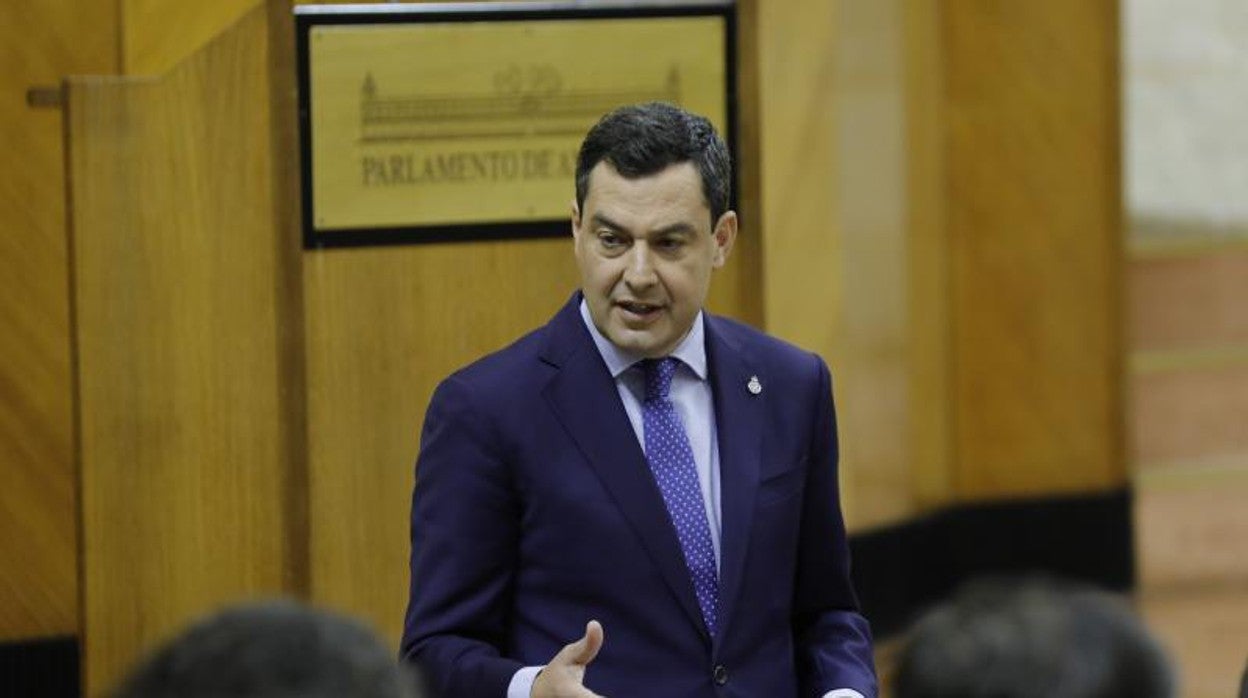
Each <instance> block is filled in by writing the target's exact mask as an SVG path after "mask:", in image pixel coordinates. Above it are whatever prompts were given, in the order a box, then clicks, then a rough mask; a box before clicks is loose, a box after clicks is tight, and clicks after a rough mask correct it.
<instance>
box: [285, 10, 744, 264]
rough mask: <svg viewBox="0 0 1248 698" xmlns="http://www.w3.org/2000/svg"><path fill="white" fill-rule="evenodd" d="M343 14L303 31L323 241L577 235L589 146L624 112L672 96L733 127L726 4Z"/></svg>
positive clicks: (314, 206) (307, 140)
mask: <svg viewBox="0 0 1248 698" xmlns="http://www.w3.org/2000/svg"><path fill="white" fill-rule="evenodd" d="M581 14H583V15H589V13H581ZM530 15H531V13H530ZM334 17H335V16H334V15H326V16H323V17H318V19H324V20H325V21H324V22H320V21H318V22H316V23H309V24H308V25H307V26H304V27H302V28H301V31H305V32H306V36H305V37H304V42H306V44H305V43H304V42H301V44H302V45H304V46H306V63H305V64H304V66H303V67H304V70H305V71H306V73H305V75H304V76H303V80H302V82H303V86H304V90H305V92H306V94H305V95H302V96H301V99H302V100H303V110H304V111H303V113H304V119H305V121H304V124H303V127H304V134H303V137H304V145H305V162H304V167H305V168H309V171H308V172H305V177H304V197H305V206H304V212H305V216H306V217H307V218H309V219H310V220H308V221H306V222H305V227H307V228H309V229H310V230H309V233H310V234H309V237H310V238H311V239H310V240H309V243H310V244H312V245H313V246H319V245H322V244H377V243H382V244H384V243H386V242H412V241H420V240H422V239H431V240H447V239H457V238H463V239H472V238H475V237H495V238H496V237H510V236H511V235H509V234H508V230H516V231H518V235H517V236H527V235H533V234H541V231H542V230H543V229H544V228H549V230H550V232H549V234H550V235H563V234H567V220H568V216H569V212H570V208H571V201H572V198H573V195H574V181H573V179H574V170H575V167H576V153H577V149H578V148H579V146H580V142H581V139H582V138H583V137H584V135H585V132H586V131H587V130H588V129H589V128H590V127H591V126H592V125H593V124H594V122H596V121H597V120H598V118H599V117H600V116H602V115H603V114H604V113H606V112H608V111H610V110H611V109H613V108H615V107H618V106H621V105H625V104H632V103H637V102H647V101H656V100H657V101H666V102H672V103H675V104H679V105H681V106H683V107H685V108H687V109H689V110H691V111H694V112H697V113H700V114H703V115H705V116H706V117H707V118H709V119H710V120H711V121H712V122H713V123H714V124H715V125H716V128H718V129H719V130H720V131H721V133H723V134H724V135H725V136H728V135H729V133H730V132H729V130H728V129H729V124H728V121H729V105H728V85H729V80H730V78H731V76H730V75H729V72H728V71H729V68H728V66H729V51H730V47H729V46H728V43H729V41H730V26H729V17H728V15H727V14H726V13H725V12H724V11H723V9H722V8H720V10H719V11H718V12H716V13H712V14H702V15H684V16H623V17H621V16H613V17H594V16H566V13H565V15H564V16H552V17H551V18H540V17H539V18H534V17H532V16H526V17H525V18H523V19H511V18H508V17H506V16H505V15H503V16H500V17H491V16H488V15H485V14H483V13H480V12H478V13H474V14H473V15H472V17H471V20H472V21H442V20H441V19H440V18H438V16H437V15H421V16H420V18H419V19H420V20H421V21H411V17H410V16H409V17H406V18H404V17H403V16H402V15H398V16H397V18H399V19H400V21H390V19H389V18H388V17H387V16H385V15H378V16H376V17H372V18H370V19H376V20H377V21H376V22H371V21H370V22H366V23H360V19H359V18H358V17H357V18H356V19H355V21H354V22H353V23H346V24H335V23H332V22H333V19H334ZM430 20H436V21H430ZM309 175H310V176H309ZM309 188H310V192H309V191H308V190H309ZM309 204H310V205H309ZM308 224H310V225H308ZM544 224H549V225H544ZM481 233H485V234H481Z"/></svg>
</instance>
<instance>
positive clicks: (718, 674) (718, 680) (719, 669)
mask: <svg viewBox="0 0 1248 698" xmlns="http://www.w3.org/2000/svg"><path fill="white" fill-rule="evenodd" d="M711 678H713V679H715V685H716V686H723V685H724V684H726V683H728V669H727V668H726V667H725V666H724V665H723V664H720V665H718V666H716V667H715V671H713V672H712V673H711Z"/></svg>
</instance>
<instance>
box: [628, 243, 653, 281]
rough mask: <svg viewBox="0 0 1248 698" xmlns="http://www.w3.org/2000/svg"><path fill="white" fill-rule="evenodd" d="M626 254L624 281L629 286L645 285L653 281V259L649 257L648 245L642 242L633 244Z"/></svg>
mask: <svg viewBox="0 0 1248 698" xmlns="http://www.w3.org/2000/svg"><path fill="white" fill-rule="evenodd" d="M628 254H629V257H628V266H627V267H626V268H625V270H624V281H625V282H627V283H628V284H629V285H630V286H647V285H649V284H652V283H654V281H655V274H654V260H653V259H652V258H651V253H650V247H649V245H646V244H644V243H643V244H638V245H633V249H632V250H629V253H628Z"/></svg>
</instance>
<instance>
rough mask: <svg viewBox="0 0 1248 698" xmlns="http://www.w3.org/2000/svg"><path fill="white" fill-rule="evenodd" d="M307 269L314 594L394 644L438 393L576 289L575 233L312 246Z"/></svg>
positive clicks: (541, 319) (404, 598)
mask: <svg viewBox="0 0 1248 698" xmlns="http://www.w3.org/2000/svg"><path fill="white" fill-rule="evenodd" d="M304 270H305V279H306V289H307V295H306V303H307V347H308V401H309V402H308V443H309V448H308V451H309V453H310V462H309V483H310V493H311V497H310V517H311V534H310V535H311V537H310V540H311V559H312V563H313V567H312V578H311V584H312V586H311V592H312V599H313V600H314V601H316V602H317V603H322V604H326V605H330V606H334V607H337V608H342V609H344V610H349V611H352V612H355V613H358V614H360V615H363V616H364V617H366V618H369V619H370V620H371V621H372V622H373V623H374V625H376V627H378V628H379V629H381V630H382V631H383V632H384V634H385V635H386V637H387V638H388V639H390V640H391V641H393V642H394V644H395V646H396V647H397V644H398V637H399V633H400V631H401V630H402V620H403V610H404V608H405V605H406V602H407V583H408V573H407V569H408V567H407V555H408V551H409V547H410V546H409V542H408V525H407V522H408V520H409V508H410V505H411V489H412V482H413V481H412V473H413V465H414V463H415V458H416V453H417V450H418V446H419V437H420V427H421V424H422V422H423V420H424V411H425V407H426V406H427V405H428V402H429V397H430V396H431V395H432V394H433V389H434V388H435V387H436V386H437V384H438V382H440V381H441V380H442V379H443V378H445V377H446V376H448V375H450V374H451V372H453V371H454V370H455V369H457V368H459V367H461V366H463V365H465V364H467V363H468V362H470V361H472V360H474V359H476V358H478V357H480V356H483V355H484V354H486V353H488V352H490V351H494V350H496V349H499V348H502V347H503V346H506V345H507V344H509V343H511V342H512V341H513V340H514V339H517V338H519V337H520V336H521V335H522V334H524V333H526V332H528V331H529V330H531V329H533V328H535V327H537V326H538V325H540V324H542V323H544V322H545V321H546V320H547V319H549V317H550V316H551V315H553V314H554V312H555V311H556V310H558V308H559V307H560V306H561V305H562V304H563V302H564V301H566V300H567V297H568V295H569V294H570V293H571V292H572V290H573V289H575V288H576V283H577V276H576V270H575V267H574V265H573V261H572V243H571V237H570V236H569V239H568V240H549V241H527V242H526V241H517V242H487V243H463V244H448V245H422V246H407V247H379V248H366V249H353V250H352V249H348V250H328V251H319V252H308V253H306V255H305V261H304Z"/></svg>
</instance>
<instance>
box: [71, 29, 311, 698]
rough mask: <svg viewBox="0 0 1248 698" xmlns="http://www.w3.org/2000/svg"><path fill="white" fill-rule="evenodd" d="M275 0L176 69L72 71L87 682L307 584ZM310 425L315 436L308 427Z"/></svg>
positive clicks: (105, 678) (97, 687) (97, 685)
mask: <svg viewBox="0 0 1248 698" xmlns="http://www.w3.org/2000/svg"><path fill="white" fill-rule="evenodd" d="M267 38H268V36H267V23H266V16H265V12H264V10H263V8H257V10H256V11H254V12H252V13H251V14H249V15H248V16H247V17H246V18H245V19H244V21H243V22H241V23H240V24H238V25H236V26H235V27H234V28H233V29H232V30H231V31H229V32H227V33H226V34H225V35H223V36H222V37H220V38H218V39H217V40H216V41H214V42H213V43H211V44H210V45H209V46H208V47H207V48H206V49H205V50H204V51H203V52H201V53H199V54H197V55H196V56H195V57H194V58H192V59H191V60H189V61H188V62H185V63H183V64H182V65H180V66H179V68H178V69H177V70H175V71H174V72H172V73H170V74H168V75H167V76H165V77H163V78H161V79H159V80H124V79H111V80H110V79H82V80H75V81H73V82H71V83H70V87H69V93H68V98H69V103H68V109H69V111H68V118H69V129H68V137H69V144H70V161H69V162H70V176H71V201H70V203H71V226H72V240H73V258H74V274H73V284H74V286H73V301H74V312H75V317H76V324H75V327H76V335H75V341H76V348H75V356H76V365H77V372H76V375H77V392H78V404H77V408H78V409H77V422H78V434H79V436H78V453H79V459H80V468H81V499H82V501H81V507H82V509H81V510H82V514H81V517H82V528H81V535H82V550H83V553H82V560H81V565H82V584H83V615H84V624H85V637H84V645H83V654H84V663H85V672H86V674H85V679H86V684H87V693H88V694H90V695H97V694H99V693H100V692H101V691H102V690H104V689H106V688H107V687H108V686H109V685H110V684H112V683H113V682H114V681H115V680H116V679H117V678H118V677H119V676H120V675H121V673H122V672H123V671H124V670H125V669H126V668H127V667H128V666H129V665H130V663H131V662H133V661H134V660H135V659H136V658H137V657H138V656H139V654H140V653H141V652H142V651H143V650H144V649H146V648H148V647H150V646H152V645H153V644H154V643H156V642H159V641H160V640H163V639H164V638H165V637H166V636H168V635H169V634H170V633H172V632H174V631H176V630H178V629H180V628H181V627H182V625H183V624H184V623H185V622H186V621H187V620H188V619H189V618H190V617H192V616H194V615H198V614H200V613H203V612H206V611H208V610H211V609H212V608H214V607H215V606H217V605H219V604H221V603H224V602H227V601H230V600H233V599H237V598H240V597H249V596H254V595H269V594H275V593H278V592H281V591H284V590H286V589H288V588H290V587H291V585H292V579H291V578H292V576H293V575H295V574H297V573H298V570H299V569H300V566H301V564H302V561H300V560H297V559H294V556H293V555H292V554H291V550H293V549H295V547H296V546H292V545H291V543H290V542H289V541H290V539H291V538H292V534H300V535H301V534H302V532H295V531H292V530H290V527H289V525H288V520H287V516H286V510H287V503H288V501H289V497H290V493H289V492H288V485H289V482H288V479H287V472H288V469H289V465H290V463H289V453H290V451H291V444H292V440H293V438H292V436H296V435H292V434H291V433H290V432H289V431H288V428H287V426H286V425H288V424H290V423H292V421H293V423H299V422H298V421H297V420H290V419H288V416H289V413H290V412H292V409H291V406H290V405H289V404H287V403H286V402H284V399H283V390H282V387H283V386H282V385H281V376H282V375H283V371H284V366H283V364H284V362H286V361H288V360H289V359H290V358H291V357H289V356H287V355H285V354H284V353H283V351H282V349H283V347H284V346H285V344H284V342H283V338H282V337H281V336H280V335H279V328H280V327H281V326H282V320H281V317H280V316H281V315H282V312H283V309H284V307H285V306H286V304H287V302H288V301H287V299H284V298H283V297H282V292H281V288H282V287H281V284H280V279H281V278H282V272H281V262H280V260H278V258H277V257H278V250H279V246H280V245H279V241H277V240H275V236H276V235H277V233H276V231H277V230H278V229H279V226H278V225H276V223H275V220H274V203H273V200H272V187H273V177H274V172H273V170H272V167H271V162H272V153H271V144H270V122H269V113H270V112H269V104H270V103H269V99H270V84H269V81H268V73H267V70H268V59H269V57H268V48H267V47H268V43H267ZM297 436H298V438H299V439H302V433H300V434H297Z"/></svg>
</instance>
